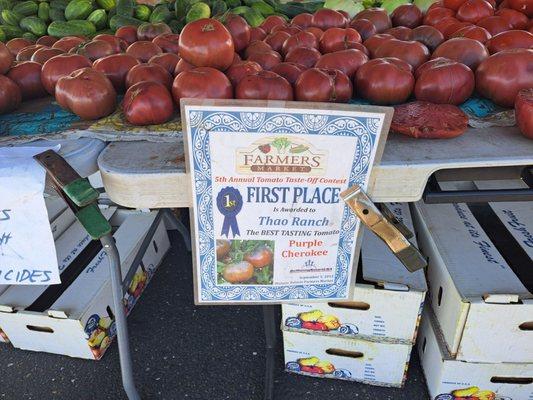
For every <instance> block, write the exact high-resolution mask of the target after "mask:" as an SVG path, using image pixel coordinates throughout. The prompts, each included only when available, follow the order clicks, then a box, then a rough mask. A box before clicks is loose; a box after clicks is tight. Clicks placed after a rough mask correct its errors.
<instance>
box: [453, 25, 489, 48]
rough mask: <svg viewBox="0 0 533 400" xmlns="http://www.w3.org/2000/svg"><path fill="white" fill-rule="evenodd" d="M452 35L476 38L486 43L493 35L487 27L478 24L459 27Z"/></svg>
mask: <svg viewBox="0 0 533 400" xmlns="http://www.w3.org/2000/svg"><path fill="white" fill-rule="evenodd" d="M451 37H452V38H455V37H464V38H468V39H474V40H477V41H478V42H481V43H483V44H484V43H485V42H486V41H487V40H489V39H490V38H491V37H492V35H491V34H490V33H489V31H488V30H486V29H485V28H482V27H480V26H476V25H470V26H465V27H464V28H461V29H459V30H458V31H457V32H455V33H454V34H453V35H452V36H451Z"/></svg>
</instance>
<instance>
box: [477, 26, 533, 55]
mask: <svg viewBox="0 0 533 400" xmlns="http://www.w3.org/2000/svg"><path fill="white" fill-rule="evenodd" d="M487 49H488V50H489V52H490V54H494V53H498V52H499V51H502V50H508V49H533V34H531V33H529V32H528V31H507V32H502V33H499V34H498V35H496V36H493V37H492V39H490V40H489V41H488V42H487Z"/></svg>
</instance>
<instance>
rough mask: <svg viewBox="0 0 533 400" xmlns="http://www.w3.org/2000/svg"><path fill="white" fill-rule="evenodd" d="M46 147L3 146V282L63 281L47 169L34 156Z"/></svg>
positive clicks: (0, 151)
mask: <svg viewBox="0 0 533 400" xmlns="http://www.w3.org/2000/svg"><path fill="white" fill-rule="evenodd" d="M44 150H46V149H43V148H31V147H20V148H0V188H1V193H2V195H1V196H0V284H8V285H50V284H54V283H60V280H59V273H58V264H57V256H56V249H55V246H54V239H53V236H52V231H51V229H50V223H49V221H48V215H47V212H46V206H45V203H44V198H43V191H44V185H45V171H44V169H43V168H42V167H40V166H39V165H38V164H37V163H36V162H35V161H34V160H33V159H32V156H33V155H35V154H37V153H40V152H42V151H44Z"/></svg>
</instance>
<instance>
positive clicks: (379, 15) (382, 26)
mask: <svg viewBox="0 0 533 400" xmlns="http://www.w3.org/2000/svg"><path fill="white" fill-rule="evenodd" d="M354 19H367V20H369V21H370V22H372V23H373V24H374V26H375V27H376V30H377V32H378V33H382V32H385V31H386V30H387V29H389V28H392V21H391V19H390V17H389V14H387V11H385V10H384V9H383V8H367V9H366V10H363V11H361V12H360V13H358V14H357V15H356V16H355V18H354Z"/></svg>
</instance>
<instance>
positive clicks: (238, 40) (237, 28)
mask: <svg viewBox="0 0 533 400" xmlns="http://www.w3.org/2000/svg"><path fill="white" fill-rule="evenodd" d="M224 25H225V26H226V28H227V29H228V31H229V33H230V34H231V37H232V39H233V45H234V46H235V51H236V52H241V51H242V50H244V49H245V48H246V46H248V44H249V43H250V37H251V32H250V25H248V22H246V20H245V19H244V18H243V17H241V16H240V15H236V14H228V15H227V16H226V18H225V21H224Z"/></svg>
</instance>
